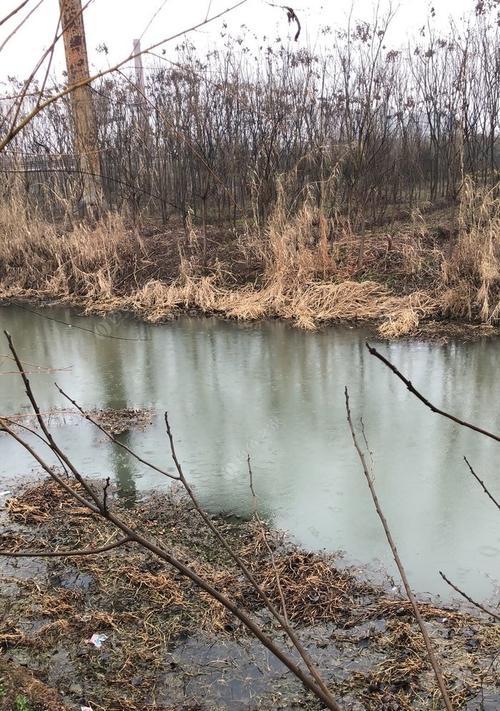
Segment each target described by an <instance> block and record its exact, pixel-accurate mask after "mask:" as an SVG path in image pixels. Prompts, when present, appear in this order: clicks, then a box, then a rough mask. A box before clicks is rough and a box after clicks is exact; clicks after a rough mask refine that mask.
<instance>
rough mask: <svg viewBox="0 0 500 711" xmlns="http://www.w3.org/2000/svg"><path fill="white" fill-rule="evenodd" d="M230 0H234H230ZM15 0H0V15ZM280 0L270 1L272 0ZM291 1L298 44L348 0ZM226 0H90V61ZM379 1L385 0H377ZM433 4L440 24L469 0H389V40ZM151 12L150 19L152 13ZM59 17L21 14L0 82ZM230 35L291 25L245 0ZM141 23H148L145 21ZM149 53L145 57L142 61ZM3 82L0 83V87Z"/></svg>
mask: <svg viewBox="0 0 500 711" xmlns="http://www.w3.org/2000/svg"><path fill="white" fill-rule="evenodd" d="M233 1H235V0H233ZM19 2H20V0H0V8H1V10H0V19H1V17H3V16H5V15H6V14H7V13H8V12H9V10H11V9H12V8H14V7H15V6H17V5H18V4H19ZM38 2H40V0H30V2H29V3H28V5H27V6H26V8H25V9H24V10H23V12H21V13H18V14H17V15H16V16H15V18H13V19H12V20H10V21H9V22H8V23H5V25H3V26H1V27H0V45H1V44H2V42H3V41H4V40H5V38H6V37H7V36H8V34H9V33H10V32H11V31H12V29H13V28H14V27H15V25H16V24H17V23H18V22H19V21H20V20H22V18H23V17H24V16H26V15H27V14H28V12H30V11H31V10H32V9H33V8H35V7H36V5H37V3H38ZM279 2H280V0H277V4H279ZM283 2H284V3H285V4H291V5H292V6H293V7H294V8H295V10H296V12H297V15H298V16H299V18H300V20H301V22H302V27H303V31H302V34H301V37H300V39H299V43H302V44H307V43H309V44H314V43H315V42H317V41H318V31H319V28H320V27H321V26H322V25H331V26H332V27H342V26H344V27H345V25H346V19H347V17H348V14H349V10H350V8H351V5H352V0H283ZM375 2H376V0H357V1H356V0H355V2H354V12H353V14H354V17H356V18H361V19H368V20H369V19H370V17H371V16H372V15H373V9H374V6H375ZM230 4H231V0H212V1H211V2H210V1H209V0H92V2H91V5H90V6H89V8H88V9H87V10H86V12H85V23H86V32H87V44H88V49H89V55H90V61H91V64H92V65H93V66H94V68H95V67H98V68H102V67H103V66H106V63H107V62H111V63H114V62H116V61H118V60H120V59H122V58H124V57H125V56H126V55H127V54H129V53H130V51H131V49H132V40H133V39H134V38H137V37H141V35H142V43H143V47H144V46H147V45H149V44H152V43H154V42H156V41H159V40H161V39H163V38H165V37H168V36H169V35H171V34H173V33H175V32H179V31H182V30H183V29H187V28H188V27H190V26H191V25H193V24H196V23H198V22H200V21H201V20H203V19H204V18H205V17H206V15H207V10H208V11H209V15H215V14H216V13H217V12H220V11H221V10H223V9H225V8H226V7H228V6H230ZM380 4H381V7H382V8H387V7H388V3H387V2H386V3H384V2H383V1H382V2H381V3H380ZM431 4H432V5H433V6H434V8H435V11H436V17H435V20H434V22H435V23H436V24H437V25H438V26H442V27H445V26H446V24H447V22H448V19H449V17H450V16H453V17H454V18H455V19H458V18H459V17H460V16H461V15H463V14H465V13H468V12H470V11H472V10H473V8H474V5H475V2H474V0H435V2H433V3H427V2H425V0H424V1H423V2H422V0H400V2H399V3H396V2H395V3H393V7H395V8H397V14H396V18H395V20H394V22H393V25H392V33H391V41H392V43H393V44H399V45H404V44H405V41H406V39H407V37H408V36H409V35H411V34H414V33H415V32H416V31H417V30H418V28H419V27H420V26H421V25H422V24H423V23H424V21H425V18H426V16H427V13H428V8H429V7H430V5H431ZM155 13H157V14H156V17H155V18H154V20H153V21H152V22H151V20H152V18H153V16H154V15H155ZM58 19H59V0H41V4H40V6H39V7H38V9H36V10H35V11H34V12H33V14H32V16H31V17H30V18H29V19H28V20H27V22H26V23H25V25H24V26H23V27H22V28H21V30H20V31H19V32H18V33H16V35H15V36H14V37H13V38H12V39H11V40H10V41H9V42H8V44H7V45H6V46H5V48H4V49H3V51H2V53H1V55H0V57H1V61H0V81H3V80H4V79H5V78H6V77H7V76H8V75H10V76H16V77H19V78H25V77H26V76H27V75H28V74H29V73H30V72H31V70H32V68H33V65H34V64H35V63H36V61H37V59H38V58H39V57H40V55H41V54H42V52H43V50H44V48H45V47H46V46H47V44H50V38H51V36H53V34H54V32H55V29H56V26H57V22H58ZM224 21H225V22H226V23H227V24H228V26H229V30H230V31H231V32H232V33H233V34H237V33H238V32H241V25H246V26H247V27H248V29H249V31H250V32H252V33H257V34H258V35H267V36H268V37H271V38H275V37H277V36H279V37H282V38H285V37H292V36H293V32H292V30H290V29H289V28H288V26H287V22H286V15H285V12H284V11H283V10H282V9H280V8H276V7H272V6H271V5H270V3H268V2H266V0H247V3H246V4H245V5H243V6H242V7H240V8H237V9H235V10H233V11H232V12H230V13H229V14H228V15H226V17H225V18H224ZM221 23H222V20H217V21H215V22H213V23H211V24H209V25H207V26H205V27H203V28H201V29H200V30H197V31H195V32H192V33H190V35H189V37H190V39H191V41H192V42H193V43H194V44H195V45H197V46H199V47H206V46H207V45H209V46H212V45H216V44H217V43H218V42H220V41H221V40H220V31H221V27H222V25H221ZM148 24H149V27H148ZM103 43H104V44H105V45H106V46H107V47H108V48H109V54H108V56H107V57H106V58H105V57H104V56H103V55H100V54H99V53H98V52H97V51H96V50H97V47H98V46H99V45H101V44H103ZM150 61H151V60H145V64H146V65H147V64H148V62H150ZM55 68H56V70H57V71H59V72H60V70H61V69H62V68H63V56H62V52H61V50H60V51H59V52H58V54H57V56H56V61H55ZM4 89H5V87H0V93H2V90H4Z"/></svg>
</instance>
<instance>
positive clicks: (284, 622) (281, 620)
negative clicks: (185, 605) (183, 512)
mask: <svg viewBox="0 0 500 711" xmlns="http://www.w3.org/2000/svg"><path fill="white" fill-rule="evenodd" d="M56 388H57V389H58V391H59V392H60V394H61V395H62V396H63V397H65V398H66V399H67V400H68V401H69V402H71V404H72V405H73V406H74V407H75V408H76V409H77V410H78V412H79V413H80V414H81V415H82V416H83V417H85V419H86V420H88V421H89V422H91V423H92V424H93V425H94V426H95V427H97V428H98V429H99V430H100V431H101V432H102V433H103V434H104V435H105V436H106V437H107V438H108V439H109V440H111V441H112V442H113V443H114V444H116V445H117V446H119V447H121V448H122V449H124V450H125V451H126V452H127V453H128V454H130V455H131V456H132V457H134V459H136V460H137V461H138V462H140V463H141V464H144V465H145V466H147V467H149V468H150V469H152V470H153V471H156V472H158V473H159V474H163V475H164V476H166V477H168V478H169V479H173V480H174V481H179V482H180V483H181V484H182V486H183V487H184V489H185V491H186V493H187V494H188V496H189V498H190V499H191V501H192V503H193V505H194V507H195V510H196V511H197V513H198V514H199V515H200V516H201V518H202V520H203V522H204V523H205V525H206V526H207V528H208V529H209V530H210V531H211V533H212V534H213V535H214V536H215V538H216V539H217V540H218V541H219V543H220V544H221V545H222V547H223V548H224V550H225V551H226V552H227V553H228V554H229V556H230V557H231V559H232V560H233V561H234V562H235V563H236V565H237V566H238V567H239V569H240V570H241V572H242V573H243V575H244V576H245V578H246V579H247V580H248V582H249V583H250V584H251V585H252V587H253V588H254V590H255V591H256V592H257V594H258V595H259V597H260V598H261V599H262V601H263V602H264V604H265V606H266V607H267V609H268V610H269V612H270V613H271V614H272V615H273V617H274V618H275V620H276V621H277V622H278V624H279V625H280V626H281V628H282V629H283V631H284V632H285V634H286V635H287V636H288V638H289V639H290V641H291V643H292V644H293V646H294V647H295V649H296V650H297V652H298V653H299V654H300V656H301V658H302V660H303V661H304V664H305V665H306V666H307V668H308V670H309V672H310V674H311V676H312V677H313V678H314V680H315V681H316V683H317V684H318V686H319V687H320V688H321V689H322V690H323V692H324V693H325V694H326V695H330V691H329V690H328V687H327V686H326V684H325V683H324V681H323V680H322V678H321V675H320V674H319V673H318V670H317V669H316V667H315V665H314V663H313V661H312V659H311V657H310V656H309V654H308V652H307V651H306V649H305V647H304V646H303V644H302V643H301V642H300V640H299V639H298V637H297V635H296V634H295V632H294V630H293V627H292V626H291V625H290V623H289V621H288V619H287V618H286V614H285V615H283V616H282V615H281V614H280V612H279V611H278V610H277V609H276V607H275V606H274V605H273V603H272V602H271V600H270V599H269V597H268V596H267V594H266V592H265V591H264V590H263V589H262V587H261V586H260V585H259V583H258V582H257V580H256V579H255V576H254V575H253V573H252V572H251V571H250V570H249V568H248V567H247V566H246V565H245V563H244V562H243V560H242V559H241V557H240V556H239V555H238V554H237V553H236V551H234V550H233V549H232V547H231V546H230V545H229V544H228V543H227V541H226V539H225V538H224V536H223V535H222V534H221V533H220V531H219V529H218V528H217V526H216V525H215V524H214V522H213V521H212V519H211V518H210V516H208V515H207V514H206V512H205V511H204V510H203V508H202V507H201V506H200V504H199V502H198V500H197V498H196V495H195V493H194V491H193V490H192V488H191V486H190V485H189V482H188V481H187V479H186V476H185V475H184V471H183V469H182V465H181V463H180V461H179V459H178V457H177V452H176V449H175V442H174V437H173V434H172V430H171V428H170V422H169V419H168V413H165V415H164V417H165V426H166V430H167V436H168V440H169V444H170V453H171V456H172V460H173V462H174V464H175V468H176V470H177V476H176V475H174V474H171V473H170V472H168V471H166V470H165V469H162V468H160V467H158V466H156V465H155V464H152V463H151V462H149V461H147V460H145V459H144V458H143V457H141V456H140V455H139V454H137V453H136V452H135V451H134V450H132V449H131V448H130V447H128V446H127V445H126V444H124V443H123V442H121V441H120V440H118V439H117V438H116V437H114V436H113V435H112V434H111V433H110V432H108V431H107V430H106V429H105V428H104V427H103V426H102V425H101V424H100V423H99V422H97V421H96V420H95V419H93V418H92V417H91V416H90V415H89V414H88V413H87V412H86V411H85V410H84V409H83V408H82V407H81V406H80V405H79V404H78V403H77V402H76V401H75V400H74V399H73V398H71V397H70V396H69V395H68V394H67V393H66V392H64V390H62V388H60V387H59V386H58V385H57V383H56ZM282 602H283V600H282ZM283 609H285V608H283ZM330 696H331V695H330Z"/></svg>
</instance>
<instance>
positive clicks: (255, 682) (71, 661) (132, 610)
mask: <svg viewBox="0 0 500 711" xmlns="http://www.w3.org/2000/svg"><path fill="white" fill-rule="evenodd" d="M111 501H112V505H113V506H114V507H116V508H117V509H120V515H121V516H122V517H125V518H126V519H127V520H128V521H129V522H132V523H134V525H137V523H138V521H140V526H141V528H142V530H143V531H145V532H146V533H147V534H148V536H151V537H153V538H157V539H158V540H161V541H162V543H163V545H165V546H166V547H167V548H170V549H172V550H173V551H174V552H175V554H176V555H177V557H178V558H180V559H181V560H184V561H185V562H186V563H188V564H189V565H190V566H191V567H193V568H194V569H195V570H196V571H197V572H198V574H200V575H202V576H203V577H205V578H206V579H208V580H209V581H210V582H212V583H213V584H214V585H216V586H217V587H218V588H219V589H221V590H223V591H224V592H225V593H226V594H228V595H230V597H231V599H232V600H233V601H235V602H237V603H238V604H239V605H241V606H243V607H245V608H246V609H248V610H249V611H250V612H251V613H252V614H253V615H255V616H256V617H257V619H259V621H260V622H261V623H262V624H264V626H265V627H266V629H267V631H268V633H269V634H271V636H272V637H273V638H274V639H276V640H277V641H279V642H280V643H281V642H282V636H281V634H280V632H279V631H278V630H277V629H276V628H275V627H274V625H273V623H272V621H271V619H270V618H269V616H268V615H267V614H266V613H265V612H264V611H263V610H262V609H261V606H260V604H259V600H258V598H256V596H255V592H254V591H253V590H252V589H251V588H249V586H248V585H247V584H246V583H245V581H244V580H243V579H242V577H241V574H240V573H239V571H238V570H237V569H235V567H234V564H233V563H232V562H231V560H230V559H228V556H227V555H226V554H225V553H224V551H221V550H220V548H219V547H218V545H217V544H216V543H215V542H214V540H213V539H212V537H211V534H209V532H208V531H207V530H206V529H205V527H204V525H203V524H202V522H201V519H200V518H199V517H198V515H197V514H196V512H194V511H193V510H192V508H191V505H190V502H188V501H187V500H186V499H185V498H184V497H183V496H182V494H181V493H179V492H176V491H170V492H169V493H168V494H161V495H160V494H155V497H154V498H152V497H145V498H144V499H143V500H142V502H141V503H140V504H138V505H137V506H136V507H135V508H128V509H127V508H123V505H122V504H120V502H119V501H118V500H116V501H115V500H114V497H113V498H112V499H111ZM2 516H3V518H4V524H5V525H4V527H3V534H2V547H7V546H8V547H9V548H10V549H11V550H19V549H21V548H33V547H34V546H35V545H36V547H37V548H38V549H43V548H46V549H53V548H55V547H60V548H63V547H64V548H74V547H86V546H90V545H92V546H96V545H101V544H104V543H105V542H106V541H107V540H108V535H109V534H108V533H107V532H106V531H104V530H103V525H102V522H99V521H98V520H97V519H96V518H95V517H94V515H92V514H89V513H88V512H87V511H85V510H83V509H81V507H79V506H77V505H76V504H75V502H74V501H73V500H70V499H69V498H68V497H67V496H66V495H64V494H62V493H61V492H60V491H59V490H58V489H56V487H55V485H54V484H53V483H50V482H41V483H39V484H35V485H32V486H30V487H28V488H25V489H24V490H23V491H21V492H17V493H16V494H15V495H14V496H12V495H11V496H9V497H8V498H7V500H6V502H5V510H4V512H3V513H2ZM213 520H214V522H215V523H216V525H217V526H218V527H219V530H220V531H221V532H222V534H223V535H224V537H225V538H226V540H227V541H228V542H229V543H230V544H231V545H232V546H233V547H234V548H235V549H236V550H237V552H238V554H239V555H240V556H241V557H242V558H243V560H244V561H245V562H246V563H247V565H249V566H250V567H251V569H252V571H253V573H254V575H255V576H256V577H257V579H258V580H259V582H260V584H261V585H262V586H263V587H264V589H265V590H266V592H267V593H268V595H269V596H270V597H271V598H272V599H273V601H274V602H275V604H277V605H280V604H281V603H280V600H281V598H280V594H279V589H278V587H277V583H276V574H275V568H276V569H277V570H278V571H279V577H280V584H281V588H282V592H283V595H284V598H285V602H286V607H287V612H288V617H289V619H290V621H291V622H293V624H294V625H295V626H296V628H297V631H298V633H299V635H300V637H301V639H302V640H303V642H304V643H305V645H306V647H307V649H308V651H309V653H310V654H311V655H312V656H313V658H314V659H315V660H316V661H317V663H318V665H319V667H320V668H321V671H322V673H324V675H325V678H326V679H327V681H328V683H329V684H330V686H331V688H332V689H333V691H334V693H335V694H336V696H337V697H338V698H341V699H342V703H343V707H344V708H346V709H358V710H359V711H361V709H370V710H373V711H375V710H379V709H380V711H382V709H408V710H410V709H412V710H413V709H431V708H435V704H436V700H437V696H436V689H435V684H434V679H433V676H432V674H431V672H430V671H429V666H428V663H427V660H426V657H425V653H424V646H423V641H422V638H421V635H420V633H419V630H418V627H417V626H416V625H415V623H414V621H413V617H412V613H411V611H410V607H409V605H408V603H407V602H406V601H405V600H404V599H403V598H401V597H400V595H399V594H398V593H397V592H395V591H393V590H389V589H388V587H387V586H384V585H380V584H376V583H374V582H372V581H369V580H367V578H366V576H365V575H363V573H362V572H361V571H359V570H354V569H350V568H346V567H345V566H343V565H342V564H341V561H340V560H339V559H338V558H336V557H335V556H323V555H316V554H310V553H306V552H304V551H302V550H300V549H298V548H296V547H294V546H292V545H291V544H290V543H289V542H288V541H287V540H286V539H285V538H283V536H282V535H280V534H277V533H273V532H271V531H270V530H268V529H267V528H261V527H260V526H258V525H257V524H256V523H255V522H253V521H242V520H238V519H227V518H223V517H221V516H218V517H215V518H214V519H213ZM266 541H267V543H268V544H269V545H270V546H271V548H272V550H273V555H274V559H275V562H274V564H273V562H272V560H271V559H270V556H269V552H268V550H267V547H266ZM0 564H1V566H2V567H1V583H0V595H1V597H2V603H3V609H4V610H5V613H4V615H3V617H2V619H1V621H0V644H1V646H2V651H3V654H2V656H1V657H0V660H1V662H2V667H1V668H2V675H3V682H2V684H3V689H4V692H5V693H4V698H3V700H0V708H5V709H7V708H9V709H11V708H17V707H16V706H15V703H16V702H15V699H14V701H13V696H12V694H13V693H14V691H13V690H15V694H17V696H19V695H21V696H24V697H25V698H26V702H27V703H29V704H31V706H26V707H20V708H32V709H34V710H35V709H38V708H46V706H43V703H44V702H45V699H43V698H40V696H39V695H38V696H37V691H36V690H35V689H34V688H32V686H30V685H28V686H27V687H26V688H24V685H23V683H21V687H20V686H19V683H20V682H18V683H16V684H15V685H14V684H12V683H11V678H10V677H11V671H10V666H9V665H10V663H11V662H12V663H13V664H15V665H22V666H25V667H27V668H28V669H29V670H30V671H32V672H34V673H35V676H36V677H37V678H38V680H39V681H40V682H41V683H43V684H47V685H48V686H49V687H50V688H51V689H52V690H53V691H52V692H51V693H53V694H56V692H57V693H58V694H59V699H60V706H57V705H56V706H54V711H55V709H56V708H57V709H61V711H62V709H63V708H64V709H66V708H67V709H79V708H80V707H81V706H84V705H87V706H91V707H92V708H93V709H94V711H100V710H104V709H106V711H135V710H136V709H147V708H155V709H163V710H164V711H166V710H167V709H169V710H174V709H175V710H176V711H177V710H180V709H193V710H194V709H199V710H200V711H201V710H205V709H206V710H207V711H208V710H210V711H212V710H214V709H219V710H222V709H228V710H229V709H231V711H237V710H238V709H241V710H242V711H243V710H246V709H256V708H261V709H271V708H273V709H275V708H282V709H285V708H286V709H293V708H302V709H307V708H310V709H314V708H317V707H316V705H315V703H314V702H313V701H312V700H311V699H310V698H309V697H308V696H307V695H306V694H305V692H304V691H303V689H302V688H301V686H300V684H298V683H297V682H296V681H295V680H294V679H291V678H290V676H289V674H287V673H285V671H284V668H283V667H282V666H281V665H280V664H279V663H278V662H277V661H276V660H274V658H273V657H272V656H271V655H270V654H268V653H267V652H266V651H265V650H264V649H263V648H261V647H260V645H259V644H258V643H257V642H256V641H254V640H253V639H252V638H250V637H249V636H248V635H247V634H246V633H245V632H244V630H243V629H242V628H241V626H240V625H239V624H237V622H236V621H235V620H234V619H232V618H231V617H230V616H229V615H228V613H227V612H226V611H225V610H224V609H223V608H221V607H220V606H219V604H218V603H216V602H214V601H213V600H212V599H211V598H209V597H207V596H206V595H203V594H200V593H198V592H197V590H196V589H195V588H194V587H193V586H192V585H191V584H190V583H188V582H186V581H185V580H184V579H183V578H181V577H179V576H178V575H177V574H176V573H174V572H173V571H172V570H170V569H168V568H166V567H164V566H163V565H162V564H160V563H159V562H158V561H157V560H156V559H155V558H153V557H151V556H150V555H147V554H145V553H143V552H142V551H141V550H139V549H137V548H135V547H133V546H126V547H124V548H123V547H121V548H120V549H115V550H112V551H109V552H108V553H106V554H103V555H101V556H100V557H91V556H87V557H82V558H71V559H70V558H66V559H62V560H61V559H54V560H51V559H45V560H43V559H39V560H37V561H31V560H20V561H17V563H12V562H9V561H7V560H6V559H3V560H2V561H1V563H0ZM422 614H423V616H424V618H425V619H426V621H427V625H428V627H429V630H430V633H431V635H432V637H433V640H434V643H435V645H436V647H437V649H438V653H439V656H440V658H441V659H442V663H443V666H444V670H445V673H446V677H447V681H448V684H449V688H450V690H451V695H452V699H453V702H454V705H455V708H457V709H461V708H463V709H465V708H468V709H475V708H479V707H480V706H479V705H480V703H481V702H482V700H484V706H482V707H481V708H483V709H493V708H496V707H497V706H498V703H499V701H500V696H499V689H498V670H497V669H496V665H498V660H497V661H496V662H495V655H496V653H497V651H498V646H499V644H500V638H499V632H500V628H499V627H498V625H494V624H493V623H491V622H489V621H488V620H486V619H484V618H480V617H477V616H476V615H474V614H471V613H470V612H468V611H466V610H465V609H462V610H460V609H458V608H456V607H452V606H440V605H438V604H433V603H430V602H425V603H422ZM92 635H102V637H101V638H100V639H101V643H100V645H99V644H98V645H97V647H96V646H95V644H92V643H89V641H88V640H91V639H92ZM16 668H17V667H13V668H12V675H13V678H16V677H15V674H16ZM39 688H43V687H39ZM9 694H10V696H9ZM474 700H475V701H474ZM2 703H3V707H2V705H1V704H2ZM9 703H10V704H11V705H10V706H9V705H8V704H9ZM474 703H475V704H476V705H474ZM6 704H7V705H6ZM51 711H52V707H51Z"/></svg>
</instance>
